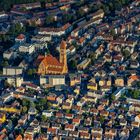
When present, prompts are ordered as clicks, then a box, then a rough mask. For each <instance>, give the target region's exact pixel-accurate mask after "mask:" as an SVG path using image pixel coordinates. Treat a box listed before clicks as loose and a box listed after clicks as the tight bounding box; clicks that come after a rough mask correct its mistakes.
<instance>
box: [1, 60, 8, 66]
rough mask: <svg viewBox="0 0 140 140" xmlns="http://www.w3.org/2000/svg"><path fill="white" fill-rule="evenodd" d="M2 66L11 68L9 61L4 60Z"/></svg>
mask: <svg viewBox="0 0 140 140" xmlns="http://www.w3.org/2000/svg"><path fill="white" fill-rule="evenodd" d="M1 66H2V67H6V66H9V63H8V61H7V60H3V61H2V63H1Z"/></svg>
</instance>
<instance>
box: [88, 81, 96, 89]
mask: <svg viewBox="0 0 140 140" xmlns="http://www.w3.org/2000/svg"><path fill="white" fill-rule="evenodd" d="M87 89H89V90H98V85H97V83H93V82H90V83H88V85H87Z"/></svg>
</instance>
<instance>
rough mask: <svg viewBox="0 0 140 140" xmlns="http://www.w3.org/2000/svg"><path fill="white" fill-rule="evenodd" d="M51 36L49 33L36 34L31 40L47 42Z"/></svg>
mask: <svg viewBox="0 0 140 140" xmlns="http://www.w3.org/2000/svg"><path fill="white" fill-rule="evenodd" d="M51 39H52V37H51V35H39V34H38V35H36V36H33V37H32V39H31V40H32V41H33V42H48V41H51Z"/></svg>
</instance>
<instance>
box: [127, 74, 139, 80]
mask: <svg viewBox="0 0 140 140" xmlns="http://www.w3.org/2000/svg"><path fill="white" fill-rule="evenodd" d="M129 79H133V80H140V76H137V75H132V76H130V77H129Z"/></svg>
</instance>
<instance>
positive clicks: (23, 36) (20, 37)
mask: <svg viewBox="0 0 140 140" xmlns="http://www.w3.org/2000/svg"><path fill="white" fill-rule="evenodd" d="M24 38H25V35H24V34H20V35H18V36H17V39H20V40H22V39H24Z"/></svg>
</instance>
